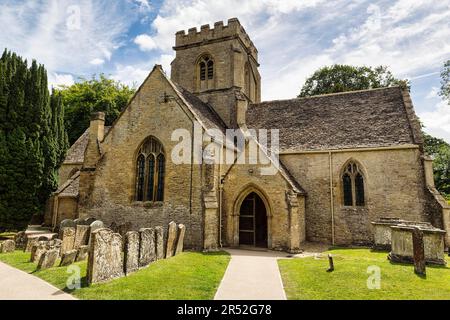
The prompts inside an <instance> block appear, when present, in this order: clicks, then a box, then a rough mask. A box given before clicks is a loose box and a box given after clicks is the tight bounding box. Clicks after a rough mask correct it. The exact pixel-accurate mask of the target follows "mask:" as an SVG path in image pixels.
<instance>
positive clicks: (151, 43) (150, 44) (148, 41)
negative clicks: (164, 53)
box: [134, 34, 157, 51]
mask: <svg viewBox="0 0 450 320" xmlns="http://www.w3.org/2000/svg"><path fill="white" fill-rule="evenodd" d="M134 43H135V44H137V45H138V46H139V49H141V50H142V51H152V50H154V49H156V48H157V45H156V43H155V40H153V38H152V37H151V36H149V35H148V34H140V35H138V36H137V37H136V38H135V39H134Z"/></svg>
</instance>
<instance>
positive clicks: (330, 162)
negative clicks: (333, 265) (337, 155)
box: [328, 151, 335, 245]
mask: <svg viewBox="0 0 450 320" xmlns="http://www.w3.org/2000/svg"><path fill="white" fill-rule="evenodd" d="M328 160H329V167H330V208H331V243H332V244H333V245H334V244H335V241H334V237H335V235H334V201H333V198H334V194H333V154H332V153H331V151H329V152H328Z"/></svg>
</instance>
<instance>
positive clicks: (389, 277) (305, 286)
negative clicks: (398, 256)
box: [278, 249, 450, 300]
mask: <svg viewBox="0 0 450 320" xmlns="http://www.w3.org/2000/svg"><path fill="white" fill-rule="evenodd" d="M327 253H331V254H332V255H333V257H334V265H335V271H333V272H327V271H326V270H327V269H328V258H327ZM387 254H388V253H387V252H373V251H371V250H370V249H333V250H330V251H328V252H325V253H323V254H322V256H321V258H319V259H317V258H314V257H310V258H299V259H290V260H279V262H278V264H279V267H280V271H281V276H282V279H283V284H284V287H285V290H286V295H287V297H288V299H291V300H433V299H446V300H447V299H450V268H449V267H441V266H428V267H427V275H426V277H420V276H418V275H416V274H415V273H414V266H412V265H406V264H393V263H391V262H390V261H389V260H388V259H387ZM446 259H447V262H450V259H449V258H448V257H447V258H446ZM369 266H378V267H379V268H380V269H379V270H380V271H381V273H380V275H381V282H380V289H369V288H368V285H367V281H368V278H369V277H370V276H371V275H373V273H368V267H369Z"/></svg>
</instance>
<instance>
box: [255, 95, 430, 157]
mask: <svg viewBox="0 0 450 320" xmlns="http://www.w3.org/2000/svg"><path fill="white" fill-rule="evenodd" d="M247 126H248V128H252V129H279V130H280V151H281V152H284V151H297V150H327V149H346V148H362V147H384V146H398V145H403V144H421V143H422V140H421V133H420V124H419V122H418V119H417V116H416V115H415V113H414V109H413V107H412V103H411V100H410V98H409V94H408V93H407V92H405V91H404V90H402V89H401V88H400V87H390V88H381V89H372V90H363V91H353V92H345V93H339V94H328V95H320V96H313V97H308V98H299V99H292V100H278V101H269V102H262V103H259V104H252V105H250V106H249V108H248V110H247Z"/></svg>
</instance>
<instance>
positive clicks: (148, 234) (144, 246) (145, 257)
mask: <svg viewBox="0 0 450 320" xmlns="http://www.w3.org/2000/svg"><path fill="white" fill-rule="evenodd" d="M139 235H140V246H139V267H141V268H142V267H145V266H148V265H149V264H150V263H151V262H153V261H155V260H156V252H155V230H154V229H153V228H143V229H141V230H139Z"/></svg>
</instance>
